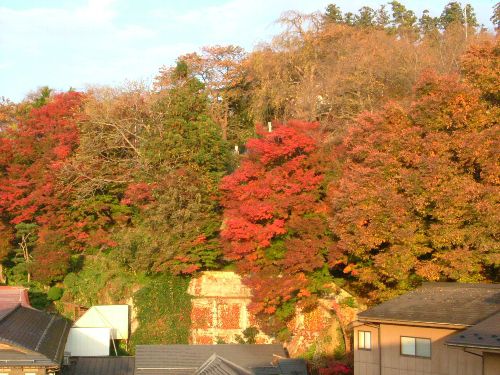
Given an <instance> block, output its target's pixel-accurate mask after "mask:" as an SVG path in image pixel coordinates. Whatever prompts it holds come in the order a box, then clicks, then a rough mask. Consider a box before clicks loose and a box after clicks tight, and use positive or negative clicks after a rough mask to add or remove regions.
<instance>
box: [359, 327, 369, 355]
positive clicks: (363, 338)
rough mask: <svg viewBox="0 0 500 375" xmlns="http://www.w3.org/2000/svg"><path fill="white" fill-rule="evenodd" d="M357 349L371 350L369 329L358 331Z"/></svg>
mask: <svg viewBox="0 0 500 375" xmlns="http://www.w3.org/2000/svg"><path fill="white" fill-rule="evenodd" d="M358 349H363V350H372V333H371V332H370V331H358Z"/></svg>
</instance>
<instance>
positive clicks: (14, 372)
mask: <svg viewBox="0 0 500 375" xmlns="http://www.w3.org/2000/svg"><path fill="white" fill-rule="evenodd" d="M2 373H5V374H9V375H26V374H36V375H45V374H47V372H46V370H45V367H0V374H2Z"/></svg>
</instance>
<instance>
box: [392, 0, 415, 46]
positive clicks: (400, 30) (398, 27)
mask: <svg viewBox="0 0 500 375" xmlns="http://www.w3.org/2000/svg"><path fill="white" fill-rule="evenodd" d="M389 4H390V5H391V8H392V20H391V24H392V29H393V30H394V31H395V32H396V33H397V34H398V35H399V36H402V37H403V36H404V37H409V38H414V37H415V36H416V33H417V31H418V29H417V25H416V22H417V17H416V16H415V13H414V12H413V11H412V10H408V9H406V7H405V6H404V5H403V4H401V3H400V2H398V1H391V2H390V3H389Z"/></svg>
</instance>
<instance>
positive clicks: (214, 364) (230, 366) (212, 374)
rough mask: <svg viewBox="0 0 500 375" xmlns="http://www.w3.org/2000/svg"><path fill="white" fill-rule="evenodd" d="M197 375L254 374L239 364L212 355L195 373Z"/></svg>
mask: <svg viewBox="0 0 500 375" xmlns="http://www.w3.org/2000/svg"><path fill="white" fill-rule="evenodd" d="M195 374H196V375H251V374H252V373H251V372H250V371H248V370H246V369H244V368H242V367H240V366H238V365H237V364H235V363H233V362H231V361H228V360H227V359H225V358H222V357H219V356H218V355H217V354H212V355H211V356H210V358H209V359H207V361H206V362H205V363H204V364H203V365H201V366H200V368H199V369H198V370H196V372H195Z"/></svg>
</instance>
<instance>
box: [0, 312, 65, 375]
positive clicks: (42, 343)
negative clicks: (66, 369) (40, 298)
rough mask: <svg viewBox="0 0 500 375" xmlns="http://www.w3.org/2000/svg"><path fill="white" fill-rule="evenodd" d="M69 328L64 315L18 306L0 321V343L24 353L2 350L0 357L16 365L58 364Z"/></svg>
mask: <svg viewBox="0 0 500 375" xmlns="http://www.w3.org/2000/svg"><path fill="white" fill-rule="evenodd" d="M69 328H70V324H69V322H68V321H67V320H66V319H64V318H61V317H58V316H56V315H51V314H48V313H45V312H43V311H39V310H35V309H33V308H27V307H24V306H21V305H18V306H17V307H15V308H13V309H12V310H11V311H10V312H9V313H8V314H5V315H4V316H3V318H2V319H1V320H0V342H3V343H6V344H9V345H12V346H14V347H19V348H20V349H21V350H22V351H24V352H25V353H21V354H15V353H11V352H3V353H0V360H1V361H2V362H4V361H6V362H8V361H15V363H16V364H17V365H23V364H24V362H26V363H27V364H33V363H40V364H43V365H56V366H58V365H60V363H61V361H62V357H63V355H64V343H65V341H66V338H67V336H68V332H69ZM17 353H19V352H17Z"/></svg>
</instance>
